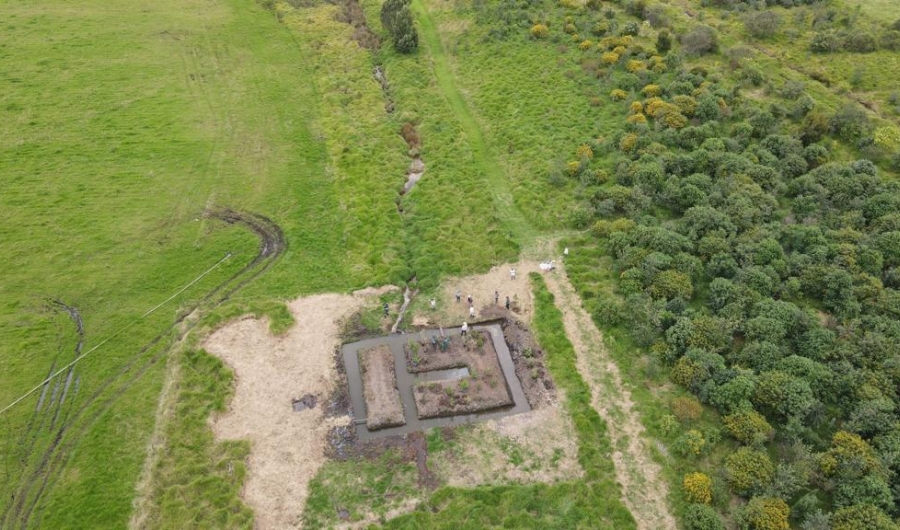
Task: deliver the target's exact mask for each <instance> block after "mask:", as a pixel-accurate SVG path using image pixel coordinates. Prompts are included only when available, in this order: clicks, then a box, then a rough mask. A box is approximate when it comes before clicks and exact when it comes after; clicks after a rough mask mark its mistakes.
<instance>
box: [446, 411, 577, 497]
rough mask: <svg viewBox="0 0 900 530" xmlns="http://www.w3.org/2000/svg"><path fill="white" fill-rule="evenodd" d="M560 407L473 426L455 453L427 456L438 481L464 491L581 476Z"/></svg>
mask: <svg viewBox="0 0 900 530" xmlns="http://www.w3.org/2000/svg"><path fill="white" fill-rule="evenodd" d="M561 407H562V405H560V404H559V403H554V404H553V405H550V406H547V407H544V408H541V409H537V410H532V411H530V412H526V413H524V414H515V415H512V416H506V417H504V418H500V419H499V420H492V421H489V422H486V423H479V424H474V425H473V427H472V429H471V430H470V431H464V432H463V434H462V435H461V437H460V438H458V439H457V440H456V444H457V445H456V447H455V448H453V449H448V450H446V451H441V452H439V453H437V454H432V455H429V457H428V464H429V466H430V467H431V469H432V471H434V472H435V473H436V474H437V475H438V477H440V479H441V481H446V483H447V484H448V485H450V486H458V487H464V488H467V487H474V486H478V485H480V484H508V483H511V482H513V483H530V482H547V483H550V482H557V481H566V480H573V479H576V478H578V477H581V476H582V475H583V474H584V471H583V470H582V469H581V465H580V464H579V463H578V445H577V443H576V441H575V440H576V435H575V428H574V426H573V425H572V420H571V418H569V416H568V415H567V414H566V413H565V411H563V410H562V408H561ZM516 458H521V459H522V461H521V463H518V464H517V463H516V462H515V459H516Z"/></svg>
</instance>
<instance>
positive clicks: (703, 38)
mask: <svg viewBox="0 0 900 530" xmlns="http://www.w3.org/2000/svg"><path fill="white" fill-rule="evenodd" d="M681 46H682V48H684V51H685V52H687V53H690V54H693V55H701V54H704V53H710V52H714V51H716V50H717V49H718V48H719V36H718V34H717V33H716V30H714V29H712V28H711V27H709V26H702V25H701V26H697V27H695V28H694V29H692V30H691V31H690V32H688V33H687V34H686V35H684V36H683V37H682V38H681Z"/></svg>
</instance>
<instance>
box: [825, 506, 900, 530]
mask: <svg viewBox="0 0 900 530" xmlns="http://www.w3.org/2000/svg"><path fill="white" fill-rule="evenodd" d="M897 528H898V527H897V525H895V524H894V523H893V521H891V518H890V517H888V516H887V515H886V514H885V513H884V512H882V511H881V510H879V509H878V508H876V507H874V506H872V505H871V504H857V505H856V506H849V507H847V508H841V509H840V510H838V511H836V512H834V515H833V516H832V517H831V530H897Z"/></svg>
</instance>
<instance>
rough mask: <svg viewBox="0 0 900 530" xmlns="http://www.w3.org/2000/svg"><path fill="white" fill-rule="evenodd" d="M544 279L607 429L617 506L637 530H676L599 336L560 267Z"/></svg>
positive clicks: (664, 488) (631, 409) (626, 397)
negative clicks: (618, 497) (620, 504)
mask: <svg viewBox="0 0 900 530" xmlns="http://www.w3.org/2000/svg"><path fill="white" fill-rule="evenodd" d="M544 279H545V280H546V283H547V287H548V288H549V289H550V291H551V292H552V293H553V296H554V297H555V298H556V305H557V307H558V308H559V310H560V311H561V312H562V314H563V323H564V325H565V328H566V336H568V337H569V340H570V341H571V342H572V346H573V347H574V348H575V352H576V354H577V356H578V361H577V364H578V371H579V372H581V376H582V377H583V378H584V380H585V381H586V382H587V384H588V386H590V387H591V403H592V405H593V406H594V409H596V410H597V412H598V413H599V414H600V416H601V417H602V418H603V419H604V420H605V421H606V424H607V427H608V429H609V436H610V439H611V441H612V446H613V448H614V452H613V454H612V458H613V462H614V463H615V468H616V478H617V479H618V482H619V484H620V485H621V486H622V501H623V502H624V503H625V506H626V507H627V508H628V510H629V511H630V512H631V514H632V515H633V516H634V519H635V521H636V522H637V527H638V529H639V530H663V529H665V530H675V529H676V528H677V526H676V524H675V518H674V517H673V516H672V513H671V511H670V510H669V505H668V496H669V489H668V485H667V484H666V482H665V479H664V478H663V477H662V474H661V470H660V467H659V464H657V463H656V462H655V461H654V460H653V459H652V457H651V455H650V449H649V447H648V446H647V443H646V441H645V440H644V427H643V425H641V423H640V421H639V420H638V417H637V411H635V410H634V402H633V401H632V400H631V392H629V391H628V389H627V388H626V387H625V385H624V384H623V383H622V376H621V374H619V368H618V366H616V364H615V362H614V361H613V359H612V358H611V357H610V355H609V352H607V351H606V348H605V347H604V345H603V335H602V334H601V333H600V330H598V329H597V326H595V325H594V322H593V321H592V320H591V317H590V315H588V313H587V311H585V310H584V307H583V306H582V305H581V298H580V297H579V296H578V294H577V293H576V292H575V289H574V288H573V287H572V284H571V283H569V279H568V278H567V277H566V275H565V269H564V268H563V267H562V266H560V269H559V270H557V271H555V272H552V273H549V274H545V275H544Z"/></svg>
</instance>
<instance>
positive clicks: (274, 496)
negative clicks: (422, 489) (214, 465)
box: [203, 289, 384, 530]
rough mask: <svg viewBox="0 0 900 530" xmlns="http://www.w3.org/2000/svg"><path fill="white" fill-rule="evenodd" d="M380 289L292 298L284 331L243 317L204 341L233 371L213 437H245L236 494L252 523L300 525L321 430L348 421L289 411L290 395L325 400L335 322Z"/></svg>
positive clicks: (320, 453)
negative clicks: (290, 322)
mask: <svg viewBox="0 0 900 530" xmlns="http://www.w3.org/2000/svg"><path fill="white" fill-rule="evenodd" d="M380 292H384V290H373V289H369V290H367V291H365V292H358V293H354V295H352V296H351V295H337V294H325V295H316V296H310V297H307V298H300V299H298V300H295V301H293V302H291V303H290V304H288V307H289V309H290V311H291V313H292V314H293V315H294V318H295V319H296V322H297V323H296V324H295V325H294V326H293V327H292V328H291V329H290V330H289V331H288V332H287V333H285V334H284V335H283V336H279V337H275V336H272V335H271V334H270V333H269V325H268V322H267V321H266V320H265V319H262V320H257V319H255V318H243V319H240V320H237V321H234V322H231V323H229V324H227V325H226V326H224V327H222V328H220V329H218V330H217V331H215V332H214V333H212V334H211V335H210V336H209V337H208V338H207V339H206V340H205V341H204V343H203V347H204V348H205V349H206V350H207V351H209V352H210V353H212V354H214V355H216V356H218V357H220V358H221V359H222V360H223V361H224V362H225V363H226V364H228V366H230V367H231V368H232V369H233V370H234V372H235V393H234V398H233V399H232V401H231V405H230V407H229V410H228V411H227V412H226V413H224V414H221V415H219V416H217V417H214V418H211V424H212V429H213V432H214V433H215V435H216V438H217V439H219V440H233V439H242V440H250V442H251V450H250V457H249V461H248V475H247V481H246V484H245V486H244V490H243V492H242V496H243V499H244V501H245V502H246V503H247V504H248V505H249V506H250V507H251V508H253V510H254V512H255V515H256V517H255V519H256V522H255V527H256V528H257V529H266V530H268V529H278V530H281V529H295V528H298V527H299V526H300V525H301V518H302V515H303V507H304V505H305V503H306V498H307V495H308V490H307V488H308V484H309V481H310V479H312V478H313V476H315V474H316V472H317V471H318V470H319V468H320V467H321V466H322V464H323V463H324V462H325V460H326V458H325V455H324V449H325V443H326V441H325V438H326V434H327V432H328V430H329V429H330V428H331V427H332V426H334V425H337V424H344V423H346V421H347V420H346V418H326V417H324V415H323V411H322V407H315V408H311V409H307V410H303V411H300V412H294V410H293V408H292V403H291V400H292V399H296V398H300V397H301V396H304V395H306V394H313V395H315V396H317V397H318V398H319V402H320V403H322V402H325V401H326V400H327V397H328V396H329V395H330V393H331V391H332V389H333V388H334V384H335V381H336V379H337V374H336V373H335V368H334V347H335V346H336V345H337V344H338V343H339V339H338V333H339V329H338V323H337V321H338V320H339V319H340V318H342V317H346V316H348V315H350V314H351V313H352V312H353V311H355V310H357V309H359V308H360V307H361V306H362V305H363V304H364V303H365V301H366V297H367V296H373V295H377V294H378V293H380Z"/></svg>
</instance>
